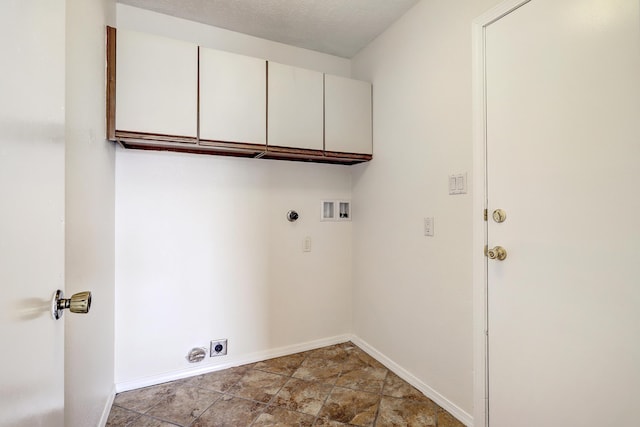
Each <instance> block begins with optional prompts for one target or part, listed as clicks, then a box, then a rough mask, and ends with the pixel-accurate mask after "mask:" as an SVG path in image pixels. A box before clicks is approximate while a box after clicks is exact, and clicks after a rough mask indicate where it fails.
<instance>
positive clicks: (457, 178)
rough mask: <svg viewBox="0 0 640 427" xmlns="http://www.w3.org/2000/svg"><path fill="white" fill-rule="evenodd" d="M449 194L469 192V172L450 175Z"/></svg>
mask: <svg viewBox="0 0 640 427" xmlns="http://www.w3.org/2000/svg"><path fill="white" fill-rule="evenodd" d="M449 194H450V195H456V194H467V173H466V172H465V173H458V174H455V175H449Z"/></svg>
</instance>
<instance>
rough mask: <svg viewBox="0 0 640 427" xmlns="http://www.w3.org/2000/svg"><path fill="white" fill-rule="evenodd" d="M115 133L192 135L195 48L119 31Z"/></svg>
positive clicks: (195, 116) (194, 129)
mask: <svg viewBox="0 0 640 427" xmlns="http://www.w3.org/2000/svg"><path fill="white" fill-rule="evenodd" d="M116 56H117V61H116V103H117V106H116V122H115V128H116V130H117V131H128V132H144V133H151V134H159V135H174V136H184V137H194V138H195V137H196V136H197V126H198V122H197V120H198V113H197V111H198V47H197V46H196V45H194V44H190V43H185V42H182V41H177V40H171V39H167V38H163V37H158V36H154V35H149V34H142V33H137V32H132V31H126V30H118V32H117V44H116Z"/></svg>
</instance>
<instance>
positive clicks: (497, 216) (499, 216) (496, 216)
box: [492, 209, 507, 223]
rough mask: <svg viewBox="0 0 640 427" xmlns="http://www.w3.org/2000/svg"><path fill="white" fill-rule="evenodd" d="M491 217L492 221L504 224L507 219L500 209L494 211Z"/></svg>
mask: <svg viewBox="0 0 640 427" xmlns="http://www.w3.org/2000/svg"><path fill="white" fill-rule="evenodd" d="M492 216H493V220H494V221H495V222H498V223H500V222H505V220H506V219H507V213H506V212H505V211H503V210H502V209H496V210H495V211H493V214H492Z"/></svg>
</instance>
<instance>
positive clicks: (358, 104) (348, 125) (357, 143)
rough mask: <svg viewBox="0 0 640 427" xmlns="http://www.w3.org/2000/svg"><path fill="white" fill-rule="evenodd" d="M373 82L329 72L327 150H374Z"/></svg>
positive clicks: (366, 151) (326, 122)
mask: <svg viewBox="0 0 640 427" xmlns="http://www.w3.org/2000/svg"><path fill="white" fill-rule="evenodd" d="M371 144H372V130H371V84H370V83H368V82H363V81H359V80H353V79H348V78H345V77H338V76H332V75H325V150H327V151H337V152H342V153H360V154H371V153H372V146H371Z"/></svg>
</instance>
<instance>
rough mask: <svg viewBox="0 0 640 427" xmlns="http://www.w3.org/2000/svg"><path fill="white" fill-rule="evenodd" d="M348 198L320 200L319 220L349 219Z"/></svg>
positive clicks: (350, 213) (351, 214)
mask: <svg viewBox="0 0 640 427" xmlns="http://www.w3.org/2000/svg"><path fill="white" fill-rule="evenodd" d="M352 216H353V213H352V211H351V201H350V200H323V201H322V202H320V221H351V217H352Z"/></svg>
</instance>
